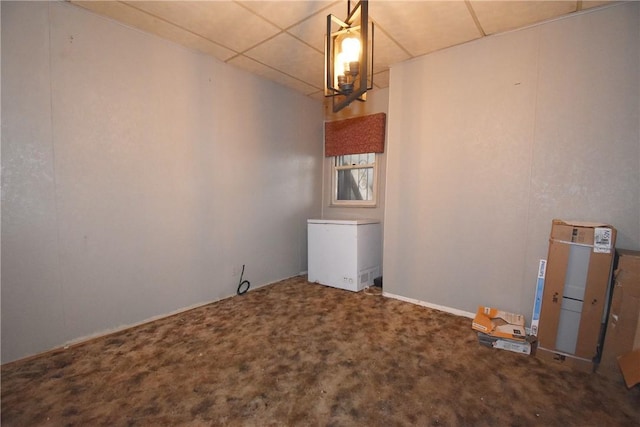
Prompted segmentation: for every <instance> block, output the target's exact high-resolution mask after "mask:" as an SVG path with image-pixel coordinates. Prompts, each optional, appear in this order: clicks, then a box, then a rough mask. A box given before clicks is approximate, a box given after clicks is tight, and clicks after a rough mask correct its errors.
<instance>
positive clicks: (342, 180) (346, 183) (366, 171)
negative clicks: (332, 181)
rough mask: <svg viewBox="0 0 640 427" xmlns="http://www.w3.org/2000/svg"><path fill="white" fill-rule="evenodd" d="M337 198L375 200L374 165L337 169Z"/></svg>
mask: <svg viewBox="0 0 640 427" xmlns="http://www.w3.org/2000/svg"><path fill="white" fill-rule="evenodd" d="M336 191H337V200H373V167H366V168H357V169H349V170H339V171H337V189H336Z"/></svg>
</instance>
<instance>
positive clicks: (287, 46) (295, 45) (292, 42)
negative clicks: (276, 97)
mask: <svg viewBox="0 0 640 427" xmlns="http://www.w3.org/2000/svg"><path fill="white" fill-rule="evenodd" d="M245 54H246V56H248V57H250V58H252V59H255V60H256V61H258V62H261V63H263V64H266V65H268V66H270V67H273V68H277V69H279V70H281V71H282V72H283V73H285V74H288V75H290V76H295V77H296V78H299V79H300V80H304V81H306V82H307V83H309V84H310V85H312V86H314V87H315V88H317V89H322V88H323V87H324V82H323V74H324V55H323V54H321V53H319V52H318V51H316V50H315V49H313V48H311V47H309V46H307V45H306V44H304V43H302V42H301V41H300V40H298V39H296V38H295V37H292V36H291V35H289V34H287V33H281V34H278V35H277V36H276V37H274V38H272V39H269V40H267V41H266V42H264V43H263V44H261V45H259V46H256V47H255V48H253V49H251V50H249V51H247V52H246V53H245Z"/></svg>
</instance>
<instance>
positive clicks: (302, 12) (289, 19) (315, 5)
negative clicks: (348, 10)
mask: <svg viewBox="0 0 640 427" xmlns="http://www.w3.org/2000/svg"><path fill="white" fill-rule="evenodd" d="M240 3H241V4H242V5H243V6H245V7H247V8H248V9H250V10H252V11H253V12H255V13H256V14H258V15H260V16H263V17H264V18H265V19H267V20H268V21H270V22H272V23H274V24H275V25H277V26H278V27H280V28H281V29H286V28H288V27H290V26H292V25H294V24H298V23H299V22H302V21H304V20H305V19H307V18H308V17H309V16H311V15H314V14H315V13H317V12H319V11H321V10H322V9H325V8H327V7H328V6H330V5H331V4H332V3H335V0H329V1H326V0H325V1H305V0H295V1H282V0H277V1H273V0H262V1H242V2H240Z"/></svg>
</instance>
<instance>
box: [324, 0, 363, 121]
mask: <svg viewBox="0 0 640 427" xmlns="http://www.w3.org/2000/svg"><path fill="white" fill-rule="evenodd" d="M324 55H325V83H324V95H325V96H327V97H332V101H333V112H334V113H336V112H338V111H340V110H342V109H343V108H344V107H346V106H347V105H349V104H351V103H352V102H353V101H355V100H358V101H366V96H367V90H371V89H373V23H372V22H369V3H368V1H367V0H362V1H360V2H358V4H357V5H356V7H355V8H353V10H351V1H348V2H347V19H346V20H345V21H342V20H341V19H339V18H336V17H335V16H333V15H328V16H327V33H326V45H325V51H324Z"/></svg>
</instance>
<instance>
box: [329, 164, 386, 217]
mask: <svg viewBox="0 0 640 427" xmlns="http://www.w3.org/2000/svg"><path fill="white" fill-rule="evenodd" d="M338 157H342V156H333V157H331V206H341V207H354V208H355V207H361V208H375V207H376V206H377V200H378V153H374V160H373V163H367V164H366V165H345V166H338V165H337V161H338ZM370 167H373V195H372V198H371V200H338V172H339V171H341V170H352V169H363V168H370Z"/></svg>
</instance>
